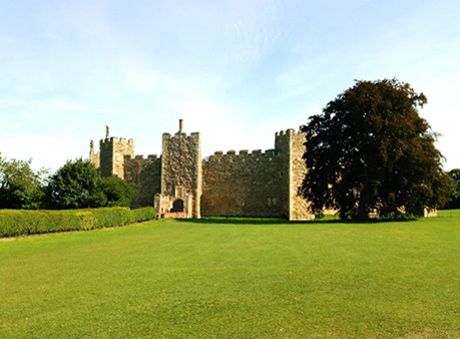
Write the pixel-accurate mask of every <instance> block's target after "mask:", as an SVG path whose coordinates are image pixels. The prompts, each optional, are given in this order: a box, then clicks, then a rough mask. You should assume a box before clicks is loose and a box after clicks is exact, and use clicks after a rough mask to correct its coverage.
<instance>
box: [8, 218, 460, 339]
mask: <svg viewBox="0 0 460 339" xmlns="http://www.w3.org/2000/svg"><path fill="white" fill-rule="evenodd" d="M0 260H1V265H0V300H1V302H0V338H459V337H460V269H459V267H460V218H459V217H443V218H433V219H421V220H419V221H413V222H412V221H411V222H401V223H396V222H393V223H360V224H353V223H340V222H336V221H333V222H310V223H292V224H289V223H285V222H280V221H278V220H264V222H260V221H257V220H247V221H246V222H245V221H244V220H241V219H240V220H236V221H235V220H227V221H225V220H222V219H216V220H215V222H213V220H212V219H207V220H203V221H199V222H190V221H176V220H162V221H158V222H149V223H145V224H142V225H136V226H129V227H124V228H116V229H110V230H96V231H90V232H78V233H67V234H55V235H46V236H34V237H29V238H19V239H15V240H7V241H2V242H0Z"/></svg>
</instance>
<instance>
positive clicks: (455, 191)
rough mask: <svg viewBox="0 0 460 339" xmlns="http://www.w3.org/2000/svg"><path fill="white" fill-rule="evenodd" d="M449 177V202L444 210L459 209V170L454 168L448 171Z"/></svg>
mask: <svg viewBox="0 0 460 339" xmlns="http://www.w3.org/2000/svg"><path fill="white" fill-rule="evenodd" d="M449 177H450V187H451V191H450V201H449V202H448V203H447V205H446V206H445V208H460V169H458V168H454V169H453V170H451V171H449Z"/></svg>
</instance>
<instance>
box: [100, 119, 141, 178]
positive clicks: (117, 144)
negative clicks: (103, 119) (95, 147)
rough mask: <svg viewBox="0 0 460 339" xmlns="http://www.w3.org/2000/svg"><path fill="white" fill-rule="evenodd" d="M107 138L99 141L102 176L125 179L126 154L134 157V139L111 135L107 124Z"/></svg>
mask: <svg viewBox="0 0 460 339" xmlns="http://www.w3.org/2000/svg"><path fill="white" fill-rule="evenodd" d="M106 128H107V133H106V137H105V139H102V140H101V141H100V143H99V163H100V164H99V165H100V167H99V171H100V174H101V176H103V177H110V176H114V175H115V176H117V177H119V178H121V179H124V162H125V159H124V158H125V156H130V157H132V158H134V154H135V146H134V140H133V139H129V140H126V139H125V138H116V137H110V134H109V127H108V126H107V127H106Z"/></svg>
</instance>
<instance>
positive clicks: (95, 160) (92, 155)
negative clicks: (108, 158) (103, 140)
mask: <svg viewBox="0 0 460 339" xmlns="http://www.w3.org/2000/svg"><path fill="white" fill-rule="evenodd" d="M89 161H90V163H92V164H93V165H94V167H96V168H99V153H96V151H95V150H94V141H93V140H91V141H90V143H89Z"/></svg>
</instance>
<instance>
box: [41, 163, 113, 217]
mask: <svg viewBox="0 0 460 339" xmlns="http://www.w3.org/2000/svg"><path fill="white" fill-rule="evenodd" d="M98 181H99V174H98V172H97V170H96V168H95V167H94V165H93V164H91V163H90V162H89V160H82V159H81V158H80V159H76V160H74V161H70V160H69V161H67V162H66V164H65V165H64V166H62V167H61V168H60V169H58V170H57V172H56V173H55V174H54V175H53V176H52V177H51V179H50V181H49V185H48V192H47V196H48V201H49V203H50V206H51V207H53V208H88V207H100V206H104V205H105V204H106V202H107V198H106V197H105V195H104V194H103V193H102V192H101V191H100V189H99V186H98Z"/></svg>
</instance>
